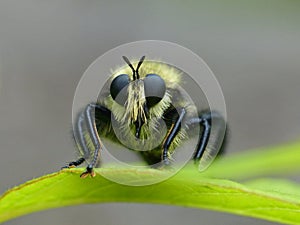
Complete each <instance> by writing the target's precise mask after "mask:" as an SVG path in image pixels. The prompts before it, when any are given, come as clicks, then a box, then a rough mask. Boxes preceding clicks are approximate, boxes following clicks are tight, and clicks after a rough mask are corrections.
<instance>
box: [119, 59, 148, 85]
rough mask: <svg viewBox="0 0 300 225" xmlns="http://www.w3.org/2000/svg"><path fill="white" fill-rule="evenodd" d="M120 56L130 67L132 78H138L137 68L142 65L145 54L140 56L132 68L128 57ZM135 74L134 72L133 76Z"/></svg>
mask: <svg viewBox="0 0 300 225" xmlns="http://www.w3.org/2000/svg"><path fill="white" fill-rule="evenodd" d="M122 58H123V59H124V61H125V62H126V63H127V64H128V66H129V67H130V68H131V69H132V75H133V80H136V79H140V75H139V68H140V66H141V65H142V63H143V62H144V59H145V56H142V58H141V59H140V61H139V63H138V65H137V67H136V69H134V68H133V66H132V64H131V62H130V61H129V59H128V58H127V57H126V56H122ZM135 74H136V76H135Z"/></svg>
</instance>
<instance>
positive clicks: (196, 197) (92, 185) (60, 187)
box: [0, 143, 300, 224]
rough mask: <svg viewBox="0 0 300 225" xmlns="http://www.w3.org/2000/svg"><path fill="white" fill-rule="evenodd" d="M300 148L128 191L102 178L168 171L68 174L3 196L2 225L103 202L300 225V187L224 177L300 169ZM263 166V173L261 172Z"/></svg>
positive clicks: (259, 153)
mask: <svg viewBox="0 0 300 225" xmlns="http://www.w3.org/2000/svg"><path fill="white" fill-rule="evenodd" d="M299 149H300V144H299V143H298V144H292V145H289V146H281V147H276V148H274V149H271V150H266V149H265V150H263V149H260V150H256V151H251V152H250V153H244V154H239V155H236V156H229V157H224V158H223V159H220V160H218V161H217V162H216V163H214V164H213V166H212V167H211V168H210V169H209V170H208V171H207V172H204V173H199V172H198V171H197V169H196V168H195V166H194V165H188V166H186V167H185V168H184V169H182V170H181V171H180V172H179V173H177V174H176V175H175V176H173V177H171V178H170V179H168V180H166V181H164V182H161V183H158V184H154V185H149V186H140V187H135V186H125V185H120V184H117V183H114V182H112V181H109V180H107V179H105V178H104V177H102V176H101V175H100V174H99V173H101V174H105V175H107V176H110V177H115V178H116V179H119V178H127V177H130V178H131V179H132V180H135V181H136V182H139V181H141V180H142V181H143V180H146V179H150V180H151V179H155V178H156V177H157V176H161V175H165V173H167V172H166V171H160V170H154V169H121V168H101V169H97V170H96V172H97V173H98V175H97V176H96V177H95V178H86V179H80V178H79V174H80V173H81V172H82V171H83V169H82V168H80V169H69V170H63V171H60V172H57V173H53V174H49V175H46V176H43V177H40V178H37V179H34V180H31V181H28V182H26V183H24V184H22V185H20V186H17V187H15V188H12V189H10V190H8V191H7V192H6V193H4V194H3V195H2V196H1V197H0V222H4V221H7V220H9V219H12V218H16V217H18V216H21V215H25V214H29V213H32V212H37V211H41V210H45V209H50V208H58V207H63V206H72V205H79V204H87V203H102V202H139V203H155V204H165V205H176V206H186V207H196V208H203V209H212V210H218V211H224V212H231V213H235V214H239V215H244V216H251V217H257V218H262V219H267V220H271V221H276V222H282V223H289V224H300V192H299V190H300V185H299V184H296V183H291V182H290V181H286V180H284V181H283V180H273V179H272V180H270V179H263V180H256V181H247V183H245V184H244V185H243V184H239V183H236V182H233V181H229V180H224V179H220V178H225V177H226V178H243V179H245V178H246V177H253V176H259V175H260V174H263V175H266V174H268V173H269V174H270V173H273V172H278V171H281V172H282V171H284V172H287V171H289V172H291V171H295V168H299V167H300V163H299V162H300V157H299ZM256 167H259V168H256Z"/></svg>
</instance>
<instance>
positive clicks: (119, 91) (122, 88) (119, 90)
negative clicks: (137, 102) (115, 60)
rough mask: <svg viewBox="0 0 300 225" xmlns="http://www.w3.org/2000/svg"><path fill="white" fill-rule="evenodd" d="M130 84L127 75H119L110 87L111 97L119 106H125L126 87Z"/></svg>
mask: <svg viewBox="0 0 300 225" xmlns="http://www.w3.org/2000/svg"><path fill="white" fill-rule="evenodd" d="M129 82H130V79H129V76H128V75H127V74H121V75H119V76H117V77H116V78H115V79H113V81H112V82H111V85H110V94H111V97H112V98H113V99H114V100H115V101H116V102H117V103H119V104H120V105H125V102H126V101H127V97H128V93H127V86H128V84H129Z"/></svg>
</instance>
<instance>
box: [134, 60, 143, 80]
mask: <svg viewBox="0 0 300 225" xmlns="http://www.w3.org/2000/svg"><path fill="white" fill-rule="evenodd" d="M144 59H145V56H142V58H141V59H140V61H139V63H138V65H137V67H136V70H135V71H136V77H137V79H140V75H139V68H140V66H141V65H142V63H143V62H144Z"/></svg>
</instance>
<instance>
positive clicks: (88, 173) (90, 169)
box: [80, 165, 96, 178]
mask: <svg viewBox="0 0 300 225" xmlns="http://www.w3.org/2000/svg"><path fill="white" fill-rule="evenodd" d="M89 175H90V176H91V177H95V176H96V173H95V171H94V170H93V167H92V166H90V165H89V166H87V168H86V171H85V172H83V173H82V174H81V175H80V178H86V177H88V176H89Z"/></svg>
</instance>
